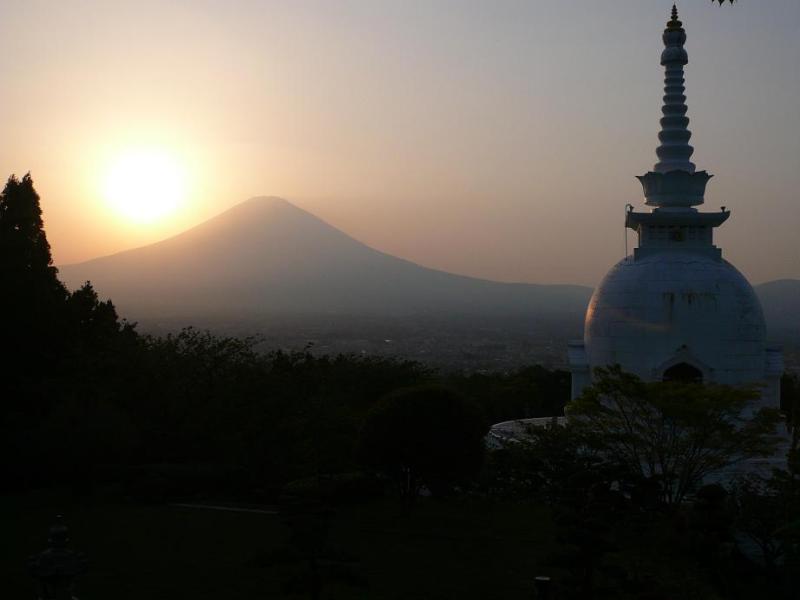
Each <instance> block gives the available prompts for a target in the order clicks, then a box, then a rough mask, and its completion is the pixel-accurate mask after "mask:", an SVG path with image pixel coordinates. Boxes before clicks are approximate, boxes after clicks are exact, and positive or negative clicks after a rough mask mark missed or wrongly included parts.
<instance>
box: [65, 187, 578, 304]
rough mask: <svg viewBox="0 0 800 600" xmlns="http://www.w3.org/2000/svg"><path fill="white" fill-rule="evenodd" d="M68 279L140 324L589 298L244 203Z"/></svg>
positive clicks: (71, 272) (87, 265) (261, 203)
mask: <svg viewBox="0 0 800 600" xmlns="http://www.w3.org/2000/svg"><path fill="white" fill-rule="evenodd" d="M60 270H61V273H62V277H63V278H64V280H65V282H66V283H67V285H68V286H71V287H74V286H77V285H80V284H81V283H82V282H83V281H86V280H90V281H92V282H93V284H94V285H95V286H96V287H97V288H98V289H99V290H100V291H101V293H102V294H103V295H104V296H105V295H107V296H110V297H111V298H112V299H113V300H114V302H115V303H117V304H118V305H119V306H120V307H121V308H122V310H123V312H125V313H127V312H129V311H130V312H132V313H133V314H134V316H136V315H138V314H148V313H156V314H173V315H175V314H178V313H180V312H181V310H184V311H186V312H188V313H194V314H196V313H197V312H201V313H202V312H207V311H212V312H215V313H220V312H236V311H240V312H241V311H244V312H256V313H258V312H273V313H274V312H293V313H296V312H315V313H318V312H334V313H359V312H364V311H366V312H368V313H383V312H385V313H390V314H413V313H416V312H420V313H431V312H433V313H437V312H438V313H445V312H451V311H455V312H457V313H462V314H469V313H474V312H477V313H485V312H488V313H493V312H503V311H511V312H513V313H515V314H524V313H529V312H542V311H544V312H564V311H565V310H566V311H567V312H574V311H580V312H582V311H583V309H584V308H585V302H586V299H587V298H588V295H589V294H590V293H591V289H590V288H587V287H584V286H578V285H568V284H564V285H545V284H528V283H505V282H496V281H490V280H485V279H480V278H476V277H470V276H466V275H457V274H453V273H447V272H445V271H440V270H437V269H432V268H429V267H425V266H421V265H418V264H416V263H413V262H411V261H408V260H406V259H402V258H399V257H395V256H392V255H390V254H387V253H385V252H382V251H380V250H376V249H374V248H371V247H370V246H368V245H366V244H364V243H363V242H360V241H358V240H356V239H354V238H352V237H351V236H349V235H347V234H346V233H345V232H342V231H341V230H339V229H336V228H335V227H333V226H331V225H329V224H327V223H326V222H325V221H323V220H322V219H320V218H319V217H317V216H315V215H313V214H311V213H309V212H307V211H305V210H303V209H301V208H299V207H297V206H295V205H294V204H292V203H291V202H289V201H287V200H285V199H283V198H278V197H274V196H258V197H254V198H251V199H249V200H246V201H244V202H242V203H239V204H237V205H236V206H234V207H232V208H231V209H229V210H227V211H225V212H223V213H221V214H219V215H217V216H215V217H212V218H211V219H209V220H207V221H204V222H203V223H200V224H198V225H196V226H194V227H192V228H190V229H187V230H186V231H183V232H181V233H178V234H176V235H174V236H172V237H170V238H167V239H165V240H161V241H159V242H155V243H153V244H149V245H146V246H141V247H138V248H133V249H130V250H125V251H122V252H118V253H115V254H111V255H108V256H103V257H98V258H95V259H91V260H89V261H85V262H82V263H75V264H70V265H64V266H62V267H60ZM337 278H338V279H337ZM226 287H228V288H229V289H231V291H235V292H236V294H237V302H236V305H235V306H233V305H230V304H229V305H227V306H223V303H222V301H221V299H220V298H219V297H218V296H219V292H220V290H221V289H224V288H226ZM148 296H158V297H159V298H160V300H159V301H158V302H153V301H152V298H150V299H148ZM321 296H324V298H322V297H321ZM537 296H538V297H537ZM312 297H314V298H315V299H312Z"/></svg>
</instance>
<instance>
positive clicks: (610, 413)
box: [567, 366, 781, 505]
mask: <svg viewBox="0 0 800 600" xmlns="http://www.w3.org/2000/svg"><path fill="white" fill-rule="evenodd" d="M756 397H757V393H756V392H755V391H754V390H751V389H741V388H732V387H728V386H722V385H703V384H698V383H680V382H643V381H642V380H641V379H639V378H638V377H636V376H635V375H631V374H629V373H625V372H623V371H622V369H621V368H620V367H619V366H613V367H608V368H600V369H597V370H596V375H595V380H594V383H593V385H592V386H590V387H589V388H587V389H586V390H585V391H584V393H583V395H582V396H581V397H579V398H578V399H576V400H574V401H573V402H571V403H570V404H569V405H568V406H567V414H568V415H569V416H570V417H571V418H572V419H573V420H574V421H575V424H576V426H578V427H580V428H581V429H582V430H584V431H585V433H586V434H587V436H588V437H589V439H591V440H592V443H594V444H596V445H597V447H598V449H599V450H601V451H602V452H603V453H604V454H605V455H606V456H608V457H609V459H610V460H612V461H614V462H615V463H617V464H618V465H620V466H621V467H623V468H624V469H626V470H627V471H628V472H629V473H631V474H633V475H635V476H638V477H639V478H641V479H642V480H648V481H653V482H655V483H657V484H658V486H659V489H660V495H661V499H662V501H663V502H665V503H666V504H670V505H676V504H680V503H681V502H682V501H683V500H684V499H685V498H686V496H687V495H688V494H690V493H691V492H692V491H694V490H695V489H697V487H698V486H699V485H700V484H701V483H702V482H703V480H704V479H705V478H706V477H708V476H709V475H713V474H716V473H719V472H720V471H723V470H724V469H727V468H730V467H733V466H734V465H736V464H738V463H741V462H742V461H745V460H747V459H751V458H756V457H765V456H770V455H772V454H773V453H774V452H775V451H776V447H777V444H778V442H779V439H778V438H777V436H776V435H775V432H776V428H777V426H778V423H779V422H780V420H781V416H780V413H779V412H778V411H777V410H773V409H766V408H762V409H760V410H758V411H752V410H751V409H750V405H751V403H752V402H753V400H754V399H755V398H756Z"/></svg>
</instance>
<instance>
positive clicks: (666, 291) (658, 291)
mask: <svg viewBox="0 0 800 600" xmlns="http://www.w3.org/2000/svg"><path fill="white" fill-rule="evenodd" d="M765 336H766V327H765V324H764V316H763V313H762V310H761V305H760V304H759V301H758V298H757V297H756V295H755V292H754V291H753V288H752V287H751V286H750V284H749V283H748V282H747V280H746V279H745V277H744V276H743V275H742V274H741V273H740V272H739V271H738V270H737V269H736V268H735V267H734V266H733V265H731V264H730V263H729V262H727V261H725V260H723V259H721V258H717V257H715V256H713V255H707V254H703V253H698V252H679V251H671V252H658V253H653V254H650V255H646V256H643V257H641V258H638V259H637V260H633V259H632V258H631V257H629V258H626V259H624V260H622V261H620V262H619V263H617V264H616V265H615V266H614V267H613V268H612V269H611V271H609V273H608V274H607V275H606V276H605V278H604V279H603V281H602V282H601V283H600V285H599V286H598V287H597V289H596V290H595V292H594V295H593V296H592V299H591V301H590V303H589V308H588V310H587V312H586V321H585V329H584V343H585V348H586V359H587V362H588V366H589V367H590V368H591V369H593V368H595V367H602V366H606V365H611V364H621V365H624V368H625V370H627V371H629V372H632V373H635V374H637V375H639V376H640V377H642V378H643V379H646V380H660V379H663V378H665V377H666V378H669V377H670V373H671V372H674V369H684V370H685V369H687V368H688V369H690V370H691V369H695V370H696V371H697V377H698V378H702V379H703V380H706V381H716V382H718V383H729V384H736V383H741V382H754V383H755V382H758V381H759V380H762V379H763V377H764V364H765V360H766V354H765V352H766V346H765ZM682 375H683V377H685V376H686V373H685V372H684V373H683V374H682Z"/></svg>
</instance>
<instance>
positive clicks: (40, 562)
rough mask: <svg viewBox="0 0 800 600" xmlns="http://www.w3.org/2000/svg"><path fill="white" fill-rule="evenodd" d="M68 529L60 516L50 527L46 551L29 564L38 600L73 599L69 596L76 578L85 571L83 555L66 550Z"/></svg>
mask: <svg viewBox="0 0 800 600" xmlns="http://www.w3.org/2000/svg"><path fill="white" fill-rule="evenodd" d="M69 542H70V539H69V530H68V529H67V526H66V525H65V524H64V522H63V519H62V517H61V515H59V516H58V520H57V522H56V524H55V525H53V526H52V527H51V528H50V533H49V535H48V537H47V543H48V547H47V549H46V550H43V551H42V552H40V553H38V554H35V555H34V556H32V557H31V558H30V559H29V561H28V567H29V569H30V572H31V575H32V576H33V578H34V579H35V580H36V598H37V600H76V598H75V597H74V596H73V595H72V592H73V588H74V585H75V579H76V578H77V577H78V576H79V575H83V574H84V573H85V572H86V569H87V560H86V556H85V555H84V554H83V553H81V552H75V551H74V550H72V549H71V548H70V547H69Z"/></svg>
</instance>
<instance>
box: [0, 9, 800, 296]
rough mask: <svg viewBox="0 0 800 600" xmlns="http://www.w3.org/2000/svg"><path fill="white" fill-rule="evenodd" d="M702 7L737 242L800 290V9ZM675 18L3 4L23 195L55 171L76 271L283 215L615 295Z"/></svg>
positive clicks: (695, 49) (49, 183) (700, 50)
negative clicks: (294, 210) (244, 221)
mask: <svg viewBox="0 0 800 600" xmlns="http://www.w3.org/2000/svg"><path fill="white" fill-rule="evenodd" d="M683 4H684V6H681V16H682V18H683V20H684V21H685V22H688V23H691V30H692V32H693V33H691V34H690V38H689V43H688V46H687V48H688V50H689V52H690V55H691V62H690V64H689V66H688V68H687V86H688V104H689V117H690V118H691V125H690V128H691V129H692V131H693V134H694V135H693V138H692V144H693V145H694V146H695V148H696V152H695V155H694V161H695V162H696V163H697V165H698V168H700V169H707V170H708V171H709V172H710V173H713V174H714V175H715V178H714V179H713V180H712V181H711V182H710V183H709V186H708V193H707V196H706V207H707V208H709V209H710V208H717V207H719V206H721V205H724V206H727V207H728V208H730V209H731V210H732V217H731V219H730V221H729V223H728V224H727V225H726V227H725V228H724V229H722V230H721V231H720V234H719V236H718V243H719V244H720V245H721V246H722V247H724V248H725V256H726V258H728V259H729V260H731V261H732V262H734V263H735V264H736V265H737V266H738V267H739V268H740V269H741V270H742V271H743V272H744V273H745V274H746V275H747V276H748V277H749V278H750V280H751V281H754V282H756V283H757V282H761V281H767V280H772V279H779V278H797V277H799V276H800V267H798V261H797V242H796V232H797V226H798V217H797V212H796V205H797V190H798V189H800V168H798V167H800V163H799V162H798V156H800V118H798V116H800V115H798V109H797V100H796V99H797V97H798V95H800V71H798V70H797V68H796V65H797V64H798V61H799V60H800V36H799V35H798V33H799V31H798V30H799V29H800V4H799V3H798V2H796V0H770V1H769V2H768V3H764V2H757V1H755V0H748V1H740V2H738V3H737V4H736V6H735V7H734V8H735V10H729V8H730V7H725V8H720V7H717V6H709V5H708V4H709V3H707V2H700V1H698V2H684V3H683ZM670 6H671V2H668V1H666V0H665V1H661V0H658V1H655V0H651V1H648V2H642V1H640V0H614V1H613V2H605V3H584V2H542V1H535V2H502V3H478V2H436V3H429V2H403V3H374V2H342V3H330V2H292V3H277V2H275V3H273V2H235V3H230V2H226V3H222V2H191V3H190V2H185V3H174V4H170V5H166V4H164V3H162V2H138V3H135V4H128V5H120V4H117V3H113V4H109V3H104V2H92V1H86V2H78V3H55V4H53V3H49V2H25V3H17V2H14V3H5V4H4V5H3V7H2V9H0V40H2V42H0V44H1V45H2V49H3V52H1V53H0V68H2V70H3V72H4V73H5V74H6V77H5V78H4V81H5V83H4V86H3V87H4V90H3V95H4V100H3V103H2V105H0V120H2V122H3V124H4V127H3V141H2V144H0V171H2V172H4V173H11V172H16V173H17V174H19V175H22V174H24V173H25V172H27V171H28V170H30V171H31V173H32V175H33V177H34V180H35V182H36V187H37V190H38V191H39V193H40V194H41V196H42V208H43V210H44V214H45V219H46V226H47V233H48V237H49V240H50V243H51V245H52V248H53V255H54V260H55V262H56V263H57V264H67V263H73V262H79V261H83V260H87V259H90V258H94V257H98V256H102V255H106V254H110V253H114V252H118V251H121V250H125V249H128V248H132V247H136V246H140V245H144V244H148V243H151V242H154V241H157V240H159V239H163V238H167V237H169V236H172V235H174V234H177V233H179V232H181V231H183V230H185V229H187V228H188V227H190V226H192V225H195V224H198V223H200V222H202V221H204V220H206V219H208V218H210V217H212V216H213V215H216V214H219V213H222V212H223V211H225V210H227V209H229V208H231V207H232V206H234V205H236V204H237V203H239V202H242V201H244V200H246V199H247V198H249V197H252V196H259V195H276V196H281V197H284V198H287V199H288V200H290V201H292V202H293V203H294V204H296V205H297V206H299V207H301V208H303V209H305V210H307V211H309V212H311V213H313V214H315V215H317V216H319V217H321V218H323V219H324V220H326V221H327V222H329V223H331V224H332V225H334V226H336V227H337V228H339V229H341V230H343V231H345V232H347V233H348V234H350V235H351V236H353V237H355V238H356V239H358V240H360V241H362V242H365V243H367V244H368V245H370V246H372V247H374V248H377V249H380V250H382V251H385V252H387V253H390V254H394V255H396V256H399V257H402V258H406V259H408V260H411V261H414V262H416V263H419V264H422V265H425V266H428V267H434V268H437V269H442V270H446V271H451V272H454V273H459V274H466V275H471V276H477V277H482V278H489V279H495V280H500V281H521V282H530V283H570V284H572V283H574V284H584V285H595V284H596V283H597V282H598V281H599V279H600V277H602V275H603V274H604V273H605V271H606V270H607V268H608V265H609V264H612V263H613V262H615V261H616V260H618V259H619V258H621V257H622V256H623V252H624V246H623V230H622V225H621V220H622V214H623V209H624V206H625V204H626V203H629V202H630V203H631V204H634V205H635V206H637V207H638V206H640V205H641V203H642V191H641V186H640V184H639V183H638V182H637V181H636V180H635V179H634V176H635V175H640V174H643V173H645V172H646V171H648V170H650V169H651V168H652V165H653V163H654V162H655V160H656V159H655V153H654V150H655V147H656V145H657V138H656V133H657V131H658V118H659V112H658V107H659V104H660V97H661V78H662V74H661V73H660V70H659V68H658V65H657V59H658V56H659V53H660V51H661V42H660V39H659V38H658V35H655V34H654V32H658V31H660V29H662V28H663V21H664V15H665V14H666V13H667V12H668V10H669V7H670ZM767 8H768V9H769V10H767ZM765 90H769V93H768V94H767V93H766V92H765ZM153 174H156V176H155V177H153ZM134 182H138V183H137V185H139V186H140V187H138V188H137V187H136V186H133V183H134ZM142 185H144V187H141V186H142ZM131 188H133V189H134V190H137V189H138V190H142V189H150V190H153V189H158V190H160V193H162V194H164V195H163V196H160V198H161V200H162V202H161V204H159V205H158V207H157V210H155V212H152V211H151V212H148V210H147V207H142V206H141V199H140V198H138V197H135V196H133V197H132V196H131V195H130V193H129V190H130V189H131ZM121 190H123V191H121ZM124 190H128V191H127V192H124ZM126 194H127V195H126ZM632 237H633V236H632V234H631V238H632ZM576 240H580V243H578V242H577V241H576Z"/></svg>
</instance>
